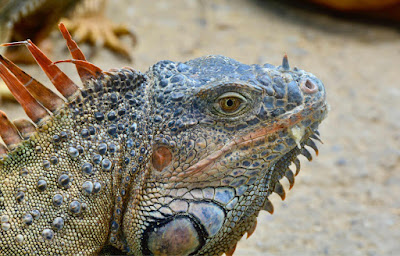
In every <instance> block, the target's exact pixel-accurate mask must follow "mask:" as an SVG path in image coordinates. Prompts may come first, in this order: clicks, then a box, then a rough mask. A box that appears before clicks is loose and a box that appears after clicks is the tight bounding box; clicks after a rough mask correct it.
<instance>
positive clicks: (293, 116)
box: [182, 100, 327, 177]
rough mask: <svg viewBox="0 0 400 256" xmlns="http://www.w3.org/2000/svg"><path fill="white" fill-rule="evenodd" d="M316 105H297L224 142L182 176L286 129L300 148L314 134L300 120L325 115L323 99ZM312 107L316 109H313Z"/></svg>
mask: <svg viewBox="0 0 400 256" xmlns="http://www.w3.org/2000/svg"><path fill="white" fill-rule="evenodd" d="M318 105H321V106H322V107H320V108H316V107H315V105H314V106H311V107H309V108H307V109H304V107H303V106H299V107H298V108H296V109H295V110H294V111H293V112H291V113H287V115H286V117H285V118H282V117H280V118H282V119H278V121H276V122H275V123H272V124H267V125H266V126H265V127H261V128H259V129H257V130H255V131H252V132H250V133H248V134H247V135H244V136H239V137H236V138H234V139H233V140H232V141H231V142H229V143H228V144H225V145H224V146H223V147H222V148H220V149H219V150H217V151H216V152H214V153H212V154H210V155H208V156H206V157H205V158H203V159H201V160H200V161H198V162H197V163H195V164H194V165H192V166H190V167H189V168H188V169H187V170H186V171H185V175H183V176H182V177H187V176H191V175H194V174H196V173H199V172H201V171H204V170H205V169H207V168H211V167H212V166H213V165H214V163H216V162H217V161H218V159H220V158H221V157H222V156H224V155H225V154H227V153H228V152H231V151H234V150H235V149H236V148H238V147H244V146H251V145H254V144H256V143H257V142H259V141H260V142H262V141H265V140H266V138H267V137H268V136H270V135H272V134H276V133H278V132H280V131H284V130H287V131H288V134H289V135H290V136H292V138H293V139H294V140H295V142H296V145H297V146H298V147H299V149H300V148H301V146H300V144H301V143H302V142H304V141H306V140H307V139H308V138H309V137H310V136H311V135H312V134H314V131H313V130H312V129H311V128H309V127H306V126H304V125H303V124H302V121H304V120H315V116H317V120H315V121H318V123H320V122H321V121H322V120H323V119H324V118H325V116H326V112H327V105H326V102H325V100H324V101H323V102H321V103H320V104H318ZM314 108H315V109H316V110H314ZM305 110H309V111H305ZM303 112H309V114H308V115H307V116H302V114H303ZM297 129H299V130H300V131H301V132H300V133H297V134H296V133H295V132H294V131H295V130H297ZM306 130H307V131H306Z"/></svg>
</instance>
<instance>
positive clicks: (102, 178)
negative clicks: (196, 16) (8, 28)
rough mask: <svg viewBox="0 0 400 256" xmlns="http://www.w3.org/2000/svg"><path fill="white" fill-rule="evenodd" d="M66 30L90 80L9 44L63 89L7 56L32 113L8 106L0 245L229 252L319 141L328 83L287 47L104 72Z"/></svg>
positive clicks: (58, 250) (40, 251) (49, 250)
mask: <svg viewBox="0 0 400 256" xmlns="http://www.w3.org/2000/svg"><path fill="white" fill-rule="evenodd" d="M60 30H61V32H62V34H63V36H64V38H65V39H66V41H67V45H68V48H69V49H70V52H71V54H72V59H70V60H65V61H61V62H72V63H74V64H75V65H76V68H77V72H78V73H79V75H80V77H81V79H82V82H83V87H78V86H77V85H76V84H74V82H72V81H71V80H70V79H69V78H68V77H67V76H66V75H65V74H64V73H63V72H62V71H61V70H60V69H59V68H58V67H57V63H59V62H60V61H59V62H52V61H51V60H50V59H48V58H47V57H46V56H45V55H44V54H43V53H42V52H41V51H40V50H39V48H38V47H37V46H36V45H35V44H34V43H32V42H31V41H30V40H27V41H23V42H16V43H11V44H6V45H15V44H24V45H26V46H27V48H28V49H29V51H30V52H31V53H32V55H33V56H34V58H35V59H36V61H37V63H38V64H39V65H40V66H41V68H42V69H43V70H44V72H45V73H46V75H47V76H48V77H49V79H50V80H51V81H52V83H53V84H54V86H55V87H56V88H57V90H58V91H59V92H60V93H61V94H62V95H63V96H64V98H65V99H64V98H61V97H59V96H57V95H56V94H55V93H54V92H52V91H50V90H49V89H47V88H46V87H45V86H44V85H42V84H40V83H39V82H38V81H36V80H35V79H34V78H32V77H31V76H29V75H28V74H26V73H24V72H23V71H22V70H21V69H19V68H18V67H17V66H16V65H14V64H13V63H12V62H11V61H9V60H7V59H6V58H4V57H1V58H0V61H1V64H0V76H1V77H2V79H3V80H4V81H5V82H6V83H7V85H8V86H9V88H10V90H11V91H12V92H13V94H14V95H15V97H16V98H17V100H18V101H19V102H20V103H21V105H22V107H23V108H24V110H25V112H26V113H27V115H28V116H29V117H30V119H31V120H32V122H30V121H27V120H17V121H14V122H11V121H10V120H9V119H8V118H7V116H6V115H5V113H4V112H0V135H1V137H2V138H3V140H4V143H5V145H2V146H1V149H0V152H1V156H2V159H1V161H0V225H1V228H0V255H26V254H30V255H31V254H32V255H33V254H37V255H78V254H79V255H93V254H98V253H102V252H104V251H102V250H103V249H104V248H105V247H106V246H108V245H112V246H113V247H115V248H117V249H118V250H120V252H123V253H127V254H133V255H222V254H223V253H225V254H226V255H232V254H233V252H234V250H235V247H236V243H237V242H238V240H239V239H240V238H241V237H242V236H243V235H244V234H245V233H246V232H247V235H248V236H250V235H251V234H252V233H253V231H254V230H255V228H256V224H257V215H258V214H259V211H260V210H262V209H264V210H267V211H269V212H271V213H272V212H273V206H272V203H271V202H270V201H269V199H268V197H269V196H270V195H271V194H272V193H273V192H275V193H277V194H278V195H279V196H280V197H281V198H282V199H284V198H285V191H284V189H283V186H282V185H281V183H280V182H279V180H280V179H282V178H283V177H286V178H287V179H288V181H289V183H290V188H291V187H292V186H293V184H294V177H295V174H297V173H298V172H299V170H300V162H299V160H298V158H297V157H298V155H300V154H302V155H304V156H305V157H306V158H308V159H309V160H311V159H312V156H311V154H310V152H309V151H308V150H307V149H306V147H305V146H308V147H310V148H313V149H314V150H315V151H316V152H318V150H317V147H316V145H315V143H314V140H319V132H318V130H317V129H318V125H319V123H320V122H321V121H322V120H323V119H324V118H325V116H326V114H327V103H326V93H325V89H324V86H323V84H322V82H321V81H320V80H319V79H318V78H316V77H315V76H314V75H312V74H311V73H308V72H306V71H303V70H301V69H298V68H293V69H292V68H290V66H289V63H288V59H287V57H286V56H285V57H284V58H283V63H282V65H281V66H277V67H275V66H273V65H270V64H265V65H246V64H242V63H240V62H238V61H235V60H233V59H231V58H228V57H224V56H219V55H209V56H205V57H201V58H197V59H193V60H190V61H187V62H174V61H167V60H165V61H160V62H158V63H157V64H155V65H154V66H152V67H151V68H150V69H149V70H148V71H147V72H146V73H141V72H139V71H136V70H133V69H131V68H121V69H113V70H110V71H102V70H101V69H100V68H98V67H96V66H95V65H93V64H92V63H90V62H88V61H86V59H85V57H84V55H83V53H82V52H81V51H80V50H79V48H78V46H77V44H76V43H75V41H73V40H72V38H71V36H70V34H69V33H68V31H67V30H66V28H65V26H63V25H62V24H60ZM292 163H294V166H295V167H296V172H295V174H293V172H292V171H291V169H290V167H289V166H290V165H291V164H292Z"/></svg>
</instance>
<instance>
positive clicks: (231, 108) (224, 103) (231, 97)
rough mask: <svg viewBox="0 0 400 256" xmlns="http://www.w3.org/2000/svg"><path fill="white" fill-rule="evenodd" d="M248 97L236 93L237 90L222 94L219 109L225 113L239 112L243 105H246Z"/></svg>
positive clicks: (218, 104)
mask: <svg viewBox="0 0 400 256" xmlns="http://www.w3.org/2000/svg"><path fill="white" fill-rule="evenodd" d="M246 102H247V101H246V99H245V98H244V97H243V96H242V95H240V94H238V93H236V92H228V93H224V94H222V95H221V96H220V97H218V99H217V104H216V105H217V106H216V108H217V110H219V112H222V113H223V114H230V115H232V114H237V113H238V112H239V111H240V110H241V109H243V107H244V106H245V105H246Z"/></svg>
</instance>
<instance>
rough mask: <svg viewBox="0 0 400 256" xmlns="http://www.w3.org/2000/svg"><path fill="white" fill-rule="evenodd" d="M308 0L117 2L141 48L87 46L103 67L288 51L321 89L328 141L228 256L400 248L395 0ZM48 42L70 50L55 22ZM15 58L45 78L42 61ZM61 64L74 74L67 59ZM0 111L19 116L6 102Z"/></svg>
mask: <svg viewBox="0 0 400 256" xmlns="http://www.w3.org/2000/svg"><path fill="white" fill-rule="evenodd" d="M305 2H306V1H300V0H298V1H288V0H285V1H278V0H276V1H267V0H263V1H262V0H214V1H211V0H168V1H146V0H113V1H110V2H109V3H108V4H107V5H106V9H105V15H106V16H107V17H108V18H109V19H110V20H112V21H113V22H115V23H121V24H125V25H126V26H127V28H129V30H131V31H133V32H134V33H135V35H136V37H137V45H136V46H133V43H132V40H131V38H129V37H125V38H122V39H121V43H122V44H123V45H124V47H125V49H126V50H127V51H128V52H129V53H130V56H131V57H132V59H131V60H129V59H127V58H125V57H122V56H121V55H116V54H114V53H113V52H111V51H109V50H107V49H103V48H101V47H91V46H89V45H86V44H83V45H82V49H83V51H84V52H85V53H86V54H87V55H88V56H89V60H90V61H91V62H93V63H95V64H96V65H98V66H99V67H101V68H102V69H103V70H107V69H109V68H118V67H123V66H132V67H134V68H135V69H138V70H141V71H143V72H145V71H146V70H147V69H148V67H149V66H151V65H152V64H154V63H156V62H157V61H159V60H164V59H169V60H174V61H186V60H189V59H192V58H196V57H199V56H202V55H207V54H222V55H226V56H229V57H231V58H234V59H236V60H238V61H241V62H243V63H247V64H252V63H258V64H261V63H266V62H268V63H271V64H274V65H280V63H281V61H282V56H283V55H284V54H285V53H287V55H288V56H289V63H290V65H291V67H294V66H297V67H299V68H301V69H304V70H307V71H310V72H312V73H313V74H315V75H316V76H318V77H319V78H320V79H321V80H322V81H323V82H324V84H325V86H326V90H327V95H328V102H329V104H330V106H331V111H330V113H329V114H328V118H327V119H326V120H325V121H324V122H323V123H322V125H321V127H320V132H321V136H322V139H323V141H324V144H323V145H320V147H319V148H320V155H319V156H318V157H317V158H316V159H315V160H314V161H312V162H306V159H305V158H303V159H302V171H301V172H300V174H299V175H298V176H297V179H296V184H295V186H294V188H293V189H292V190H291V191H290V192H288V193H287V197H286V200H285V201H284V202H281V200H280V199H279V197H278V196H275V195H273V196H272V202H273V204H274V206H275V213H274V215H270V214H269V213H267V212H262V213H260V215H259V217H258V227H257V229H256V231H255V233H254V234H253V235H252V237H251V238H250V239H248V240H246V239H244V238H243V240H242V241H240V243H239V245H238V247H237V250H236V253H235V255H268V256H269V255H271V256H272V255H368V256H374V255H377V256H378V255H400V243H399V241H400V82H399V73H400V32H399V25H400V23H399V20H400V18H399V17H400V12H398V11H397V10H400V8H399V7H398V6H400V4H399V3H398V2H399V1H395V0H386V1H368V0H360V1H351V0H347V1H329V0H326V1H325V0H315V1H314V2H317V3H318V2H319V3H322V4H323V5H322V7H321V5H318V4H315V5H314V4H311V5H310V4H306V3H305ZM353 2H354V3H353ZM378 2H379V3H380V5H379V4H378V6H376V5H375V4H377V3H378ZM371 3H372V5H370V4H371ZM71 18H72V20H73V16H72V17H71ZM50 40H51V42H52V46H51V47H50V49H51V53H50V57H51V58H52V59H53V60H59V59H68V58H70V57H69V55H68V52H67V49H66V47H65V45H64V41H63V40H62V37H61V36H60V34H59V32H58V31H56V30H54V31H53V32H51V34H50ZM97 46H99V45H97ZM21 67H23V69H24V70H26V71H27V72H28V73H30V74H31V75H33V76H35V77H37V78H38V80H40V81H42V82H43V83H45V84H46V85H49V84H50V83H49V82H48V81H47V79H46V78H45V76H44V75H43V74H42V73H41V70H40V69H39V68H38V67H37V66H35V65H22V66H21ZM60 67H62V69H63V70H65V71H66V72H67V73H68V74H70V75H71V76H72V77H73V78H74V79H75V81H76V82H77V83H78V82H79V79H78V77H77V75H76V74H75V70H74V67H73V66H72V65H69V64H60ZM0 108H1V109H2V110H4V111H5V112H6V113H7V114H8V115H9V116H10V117H12V118H17V117H21V116H24V113H23V111H22V109H21V108H20V107H19V106H18V105H17V104H16V103H14V102H12V101H9V100H3V101H2V103H1V105H0ZM313 156H314V157H315V155H313ZM285 185H286V188H287V187H288V186H287V185H288V184H287V183H286V184H285Z"/></svg>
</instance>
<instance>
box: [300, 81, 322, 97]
mask: <svg viewBox="0 0 400 256" xmlns="http://www.w3.org/2000/svg"><path fill="white" fill-rule="evenodd" d="M300 88H301V90H302V91H303V92H304V93H307V94H311V93H316V92H317V91H318V86H317V85H316V84H315V83H314V82H313V81H311V80H310V79H307V80H306V81H305V82H303V83H301V85H300Z"/></svg>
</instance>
